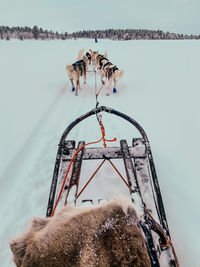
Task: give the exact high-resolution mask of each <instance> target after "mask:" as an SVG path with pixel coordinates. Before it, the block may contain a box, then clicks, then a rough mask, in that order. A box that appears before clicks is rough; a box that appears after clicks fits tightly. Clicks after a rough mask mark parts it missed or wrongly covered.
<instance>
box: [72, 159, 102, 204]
mask: <svg viewBox="0 0 200 267" xmlns="http://www.w3.org/2000/svg"><path fill="white" fill-rule="evenodd" d="M105 161H106V159H104V160H103V161H102V162H101V164H100V165H99V167H98V168H97V169H96V171H95V172H94V173H93V174H92V176H91V177H90V179H89V180H88V181H87V183H86V184H85V185H84V187H83V188H82V190H81V191H80V193H79V194H78V195H77V197H76V200H77V199H78V198H79V197H80V195H81V194H82V192H83V191H84V190H85V188H86V187H87V185H88V184H89V183H90V182H91V181H92V179H93V178H94V176H95V175H96V173H97V172H98V170H99V169H100V168H101V166H102V165H103V164H104V162H105Z"/></svg>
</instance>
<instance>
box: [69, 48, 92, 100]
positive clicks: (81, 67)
mask: <svg viewBox="0 0 200 267" xmlns="http://www.w3.org/2000/svg"><path fill="white" fill-rule="evenodd" d="M83 52H84V49H81V50H80V51H79V54H78V58H77V61H76V62H75V63H73V64H72V65H67V66H66V69H67V71H68V76H69V79H70V81H71V83H72V92H74V91H75V95H78V89H79V88H80V77H81V76H83V77H84V84H86V70H87V66H88V65H89V64H91V58H92V57H91V55H90V53H89V52H87V53H86V54H85V56H84V55H83ZM74 80H75V81H76V88H75V86H74Z"/></svg>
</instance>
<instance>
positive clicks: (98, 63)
mask: <svg viewBox="0 0 200 267" xmlns="http://www.w3.org/2000/svg"><path fill="white" fill-rule="evenodd" d="M90 65H91V66H93V67H94V68H97V70H98V73H99V74H100V79H101V83H102V86H104V85H105V83H106V80H108V86H107V93H106V95H110V94H111V85H112V84H113V90H112V92H113V93H114V94H115V93H117V88H116V86H117V82H118V81H119V80H120V79H121V77H122V76H123V74H124V71H123V70H119V69H118V68H117V66H116V65H114V64H112V63H111V62H110V61H109V60H108V59H107V52H105V54H104V55H101V54H99V52H98V51H92V49H90V50H89V52H87V53H86V54H85V55H84V49H81V50H80V51H79V54H78V58H77V61H76V62H75V63H73V64H72V65H67V66H66V69H67V71H68V76H69V79H70V81H71V84H72V92H75V95H78V91H79V89H80V77H81V76H82V77H83V78H84V84H86V74H87V70H88V67H89V66H90ZM74 81H76V87H75V85H74Z"/></svg>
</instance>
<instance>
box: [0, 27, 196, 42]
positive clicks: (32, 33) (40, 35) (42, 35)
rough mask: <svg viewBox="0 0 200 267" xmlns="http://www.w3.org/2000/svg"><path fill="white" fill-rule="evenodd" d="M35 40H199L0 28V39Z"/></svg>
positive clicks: (157, 33)
mask: <svg viewBox="0 0 200 267" xmlns="http://www.w3.org/2000/svg"><path fill="white" fill-rule="evenodd" d="M13 38H15V39H20V40H28V39H37V40H53V39H60V40H66V39H74V38H75V39H76V38H97V39H112V40H140V39H144V40H166V39H170V40H172V39H173V40H174V39H200V35H187V34H185V35H184V34H177V33H170V32H163V31H161V30H157V31H153V30H145V29H139V30H136V29H124V30H122V29H108V30H96V31H91V30H88V31H77V32H73V33H67V32H64V33H58V32H53V31H48V30H43V29H42V28H38V26H34V27H33V28H30V27H8V26H0V39H3V40H10V39H13Z"/></svg>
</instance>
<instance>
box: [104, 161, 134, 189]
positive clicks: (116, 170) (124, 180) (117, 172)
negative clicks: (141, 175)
mask: <svg viewBox="0 0 200 267" xmlns="http://www.w3.org/2000/svg"><path fill="white" fill-rule="evenodd" d="M108 161H109V162H110V164H111V165H112V167H113V168H114V169H115V171H116V172H117V173H118V174H119V176H120V178H121V179H122V180H123V181H124V183H125V184H126V186H127V187H128V188H129V190H130V192H131V193H132V192H133V190H132V188H131V186H130V185H129V184H128V183H127V182H126V180H125V179H124V177H123V176H122V175H121V173H120V172H119V171H118V169H117V168H116V167H115V165H114V164H113V163H112V161H111V160H110V159H108Z"/></svg>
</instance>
